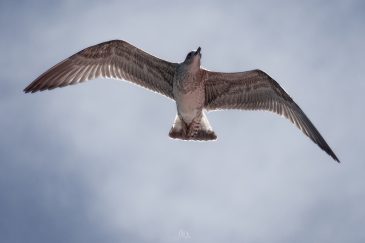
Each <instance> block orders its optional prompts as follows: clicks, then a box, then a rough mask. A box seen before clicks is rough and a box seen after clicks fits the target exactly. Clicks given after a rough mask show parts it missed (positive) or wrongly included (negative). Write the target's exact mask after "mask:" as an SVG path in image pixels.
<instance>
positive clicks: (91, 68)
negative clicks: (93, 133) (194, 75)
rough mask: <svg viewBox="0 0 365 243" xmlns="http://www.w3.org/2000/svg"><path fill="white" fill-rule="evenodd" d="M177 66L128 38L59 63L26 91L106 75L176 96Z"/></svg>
mask: <svg viewBox="0 0 365 243" xmlns="http://www.w3.org/2000/svg"><path fill="white" fill-rule="evenodd" d="M176 66H177V64H176V63H170V62H167V61H164V60H161V59H159V58H157V57H154V56H152V55H150V54H148V53H146V52H144V51H142V50H140V49H138V48H136V47H135V46H133V45H131V44H129V43H127V42H125V41H121V40H113V41H108V42H104V43H100V44H98V45H94V46H91V47H88V48H86V49H84V50H82V51H80V52H78V53H76V54H74V55H72V56H71V57H69V58H67V59H66V60H64V61H62V62H60V63H58V64H56V65H55V66H53V67H52V68H50V69H49V70H48V71H46V72H45V73H43V74H42V75H41V76H39V77H38V78H37V79H36V80H34V81H33V82H32V83H31V84H30V85H29V86H28V87H26V88H25V89H24V92H26V93H28V92H32V93H34V92H37V91H43V90H47V89H48V90H50V89H54V88H57V87H64V86H67V85H73V84H78V83H81V82H84V81H86V80H91V79H95V78H100V77H103V78H114V79H125V80H129V81H131V82H133V83H135V84H138V85H140V86H143V87H145V88H147V89H150V90H153V91H156V92H159V93H161V94H163V95H166V96H167V97H170V98H173V94H172V79H173V76H174V73H175V69H176Z"/></svg>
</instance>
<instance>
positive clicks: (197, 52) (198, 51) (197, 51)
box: [195, 46, 201, 55]
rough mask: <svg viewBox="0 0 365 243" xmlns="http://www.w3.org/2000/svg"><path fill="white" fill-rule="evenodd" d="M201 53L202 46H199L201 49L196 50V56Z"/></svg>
mask: <svg viewBox="0 0 365 243" xmlns="http://www.w3.org/2000/svg"><path fill="white" fill-rule="evenodd" d="M200 51H201V48H200V46H199V47H198V49H196V52H195V55H198V54H200Z"/></svg>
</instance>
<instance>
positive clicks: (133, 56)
mask: <svg viewBox="0 0 365 243" xmlns="http://www.w3.org/2000/svg"><path fill="white" fill-rule="evenodd" d="M201 57H202V54H201V48H200V47H199V48H198V49H197V50H195V51H191V52H189V53H188V54H187V56H186V58H185V60H184V61H183V62H181V63H172V62H168V61H165V60H162V59H159V58H157V57H155V56H153V55H150V54H148V53H146V52H144V51H143V50H141V49H139V48H137V47H135V46H133V45H131V44H129V43H128V42H126V41H122V40H112V41H107V42H103V43H100V44H97V45H94V46H90V47H88V48H86V49H84V50H82V51H80V52H78V53H76V54H74V55H72V56H70V57H69V58H67V59H65V60H63V61H61V62H60V63H58V64H56V65H55V66H53V67H52V68H50V69H49V70H48V71H46V72H45V73H43V74H42V75H41V76H39V77H38V78H37V79H36V80H34V81H33V82H32V83H31V84H29V86H27V87H26V88H25V89H24V92H26V93H28V92H31V93H34V92H37V91H43V90H51V89H54V88H58V87H64V86H67V85H73V84H78V83H82V82H84V81H87V80H91V79H96V78H113V79H120V80H128V81H131V82H133V83H135V84H137V85H140V86H142V87H144V88H147V89H149V90H152V91H155V92H157V93H160V94H162V95H165V96H167V97H168V98H171V99H172V100H174V101H175V102H176V107H177V115H176V118H175V121H174V123H173V125H172V128H171V130H170V132H169V136H170V137H171V138H174V139H183V140H201V141H202V140H203V141H206V140H216V139H217V136H216V134H215V132H214V131H213V129H212V127H211V125H210V124H209V121H208V119H207V117H206V114H205V111H212V110H222V109H239V110H266V111H271V112H274V113H276V114H279V115H282V116H284V117H286V118H287V119H289V120H290V121H291V122H292V123H293V124H295V125H296V126H297V127H298V128H299V129H300V130H301V131H302V132H303V133H304V134H305V135H307V136H308V137H309V138H310V139H311V140H312V141H313V142H314V143H316V144H317V145H318V146H319V147H320V148H321V149H323V150H324V151H325V152H327V154H329V155H330V156H331V157H332V158H333V159H334V160H336V161H337V162H340V161H339V159H338V158H337V156H336V155H335V154H334V152H333V151H332V149H331V148H330V147H329V146H328V144H327V143H326V141H325V140H324V139H323V137H322V136H321V134H320V133H319V132H318V130H317V129H316V128H315V127H314V125H313V124H312V122H311V121H310V120H309V119H308V117H307V116H306V115H305V114H304V112H303V111H302V110H301V109H300V107H299V106H298V105H297V104H296V103H295V102H294V101H293V99H292V98H291V97H290V96H289V95H288V94H287V93H286V92H285V91H284V89H283V88H281V87H280V85H279V84H278V83H277V82H276V81H275V80H274V79H272V78H271V77H270V76H269V75H267V74H266V73H265V72H263V71H261V70H258V69H257V70H250V71H245V72H237V73H222V72H212V71H209V70H206V69H204V68H201V66H200V62H201Z"/></svg>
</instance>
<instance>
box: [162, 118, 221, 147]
mask: <svg viewBox="0 0 365 243" xmlns="http://www.w3.org/2000/svg"><path fill="white" fill-rule="evenodd" d="M194 125H195V124H194ZM187 127H188V126H187V124H185V122H184V121H182V120H181V119H180V117H179V116H176V118H175V122H174V124H173V126H172V128H171V130H170V132H169V136H170V137H171V138H174V139H181V140H196V141H209V140H216V139H217V135H216V134H215V133H214V131H213V129H212V127H211V126H210V124H209V121H208V119H207V118H206V116H205V115H204V114H203V117H202V119H201V120H200V124H199V126H196V127H197V130H196V131H194V133H193V135H192V136H187ZM194 127H195V126H194Z"/></svg>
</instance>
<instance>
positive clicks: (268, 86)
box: [203, 70, 339, 162]
mask: <svg viewBox="0 0 365 243" xmlns="http://www.w3.org/2000/svg"><path fill="white" fill-rule="evenodd" d="M203 72H204V82H205V108H206V109H207V110H219V109H244V110H266V111H271V112H274V113H277V114H279V115H282V116H284V117H286V118H288V119H289V120H290V121H291V122H292V123H294V124H295V125H296V126H297V127H298V128H299V129H300V130H301V131H302V132H303V133H304V134H305V135H307V136H308V137H309V138H310V139H311V140H312V141H313V142H314V143H316V144H317V145H318V146H319V147H320V148H321V149H323V150H324V151H325V152H327V153H328V154H329V155H330V156H331V157H332V158H333V159H334V160H336V161H338V162H339V160H338V158H337V157H336V155H335V154H334V152H333V151H332V149H331V148H330V147H329V146H328V144H327V143H326V141H325V140H324V139H323V137H322V136H321V134H320V133H319V132H318V130H317V129H316V128H315V127H314V125H313V124H312V122H311V121H310V120H309V119H308V117H307V116H306V115H305V114H304V112H303V111H302V110H301V109H300V107H299V106H298V105H297V104H296V103H295V102H294V101H293V99H292V98H291V97H290V96H289V95H288V94H287V93H286V92H285V91H284V89H283V88H281V87H280V85H279V84H278V83H277V82H276V81H275V80H274V79H272V78H271V77H270V76H269V75H267V74H266V73H264V72H263V71H261V70H252V71H247V72H240V73H219V72H210V71H207V70H203Z"/></svg>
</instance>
